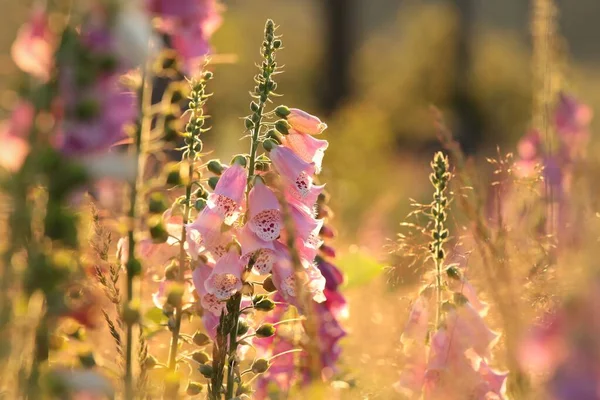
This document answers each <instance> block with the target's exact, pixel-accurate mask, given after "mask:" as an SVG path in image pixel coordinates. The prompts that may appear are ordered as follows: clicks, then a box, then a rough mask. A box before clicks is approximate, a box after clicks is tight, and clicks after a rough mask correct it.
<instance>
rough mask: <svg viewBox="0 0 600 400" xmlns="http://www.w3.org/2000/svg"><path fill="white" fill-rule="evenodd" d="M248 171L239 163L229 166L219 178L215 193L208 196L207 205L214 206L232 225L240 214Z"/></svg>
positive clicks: (225, 220)
mask: <svg viewBox="0 0 600 400" xmlns="http://www.w3.org/2000/svg"><path fill="white" fill-rule="evenodd" d="M247 179H248V172H247V171H246V169H245V168H244V167H242V166H240V165H239V164H233V165H232V166H231V167H229V168H227V169H226V170H225V172H223V174H222V175H221V177H220V178H219V182H218V183H217V186H216V187H215V190H214V192H213V193H211V194H210V195H209V196H208V202H207V206H208V207H209V208H214V209H215V210H216V212H217V213H218V214H219V215H221V216H222V217H223V220H224V222H225V223H226V224H227V225H231V224H233V223H234V222H235V220H236V219H237V218H238V216H239V215H240V212H241V210H242V201H243V199H244V190H245V189H246V181H247Z"/></svg>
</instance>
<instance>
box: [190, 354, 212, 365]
mask: <svg viewBox="0 0 600 400" xmlns="http://www.w3.org/2000/svg"><path fill="white" fill-rule="evenodd" d="M192 360H194V361H196V362H197V363H198V364H206V363H207V362H209V361H210V357H209V356H208V354H206V353H205V352H203V351H195V352H193V353H192Z"/></svg>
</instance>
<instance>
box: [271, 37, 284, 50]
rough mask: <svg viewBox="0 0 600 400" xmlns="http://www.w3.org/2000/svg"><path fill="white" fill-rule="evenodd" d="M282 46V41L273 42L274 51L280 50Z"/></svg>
mask: <svg viewBox="0 0 600 400" xmlns="http://www.w3.org/2000/svg"><path fill="white" fill-rule="evenodd" d="M281 44H282V43H281V40H279V39H276V40H274V41H273V48H274V49H279V48H280V47H281Z"/></svg>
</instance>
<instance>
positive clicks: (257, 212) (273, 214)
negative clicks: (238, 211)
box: [248, 179, 283, 241]
mask: <svg viewBox="0 0 600 400" xmlns="http://www.w3.org/2000/svg"><path fill="white" fill-rule="evenodd" d="M248 209H249V212H250V215H249V216H250V220H249V221H248V226H249V227H250V229H251V230H252V232H254V233H255V234H256V236H258V237H259V238H260V239H261V240H264V241H272V240H275V239H277V238H278V237H279V233H280V231H281V228H282V224H283V221H282V218H281V211H280V210H279V202H278V201H277V197H275V194H274V193H273V192H272V191H271V189H269V188H268V187H267V186H265V184H264V183H263V182H262V180H260V179H257V180H256V183H255V184H254V187H253V188H252V190H251V191H250V194H249V195H248Z"/></svg>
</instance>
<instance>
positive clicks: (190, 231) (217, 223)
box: [186, 206, 223, 259]
mask: <svg viewBox="0 0 600 400" xmlns="http://www.w3.org/2000/svg"><path fill="white" fill-rule="evenodd" d="M222 225H223V217H222V215H220V214H219V213H218V212H217V211H216V209H214V208H211V207H208V206H207V207H205V208H204V209H203V210H202V211H201V212H200V214H198V216H197V217H196V220H195V221H194V222H192V223H191V224H188V225H186V229H187V234H186V245H187V251H188V253H189V255H190V256H191V257H192V258H193V259H196V258H198V256H199V255H200V253H201V252H203V251H205V250H207V249H208V250H209V249H213V248H215V247H216V246H217V245H218V244H219V243H220V240H221V235H222V232H221V226H222Z"/></svg>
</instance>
